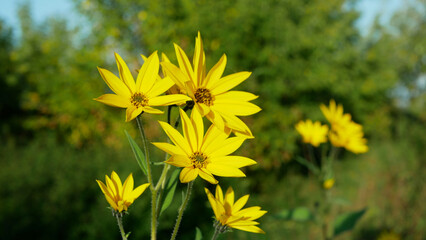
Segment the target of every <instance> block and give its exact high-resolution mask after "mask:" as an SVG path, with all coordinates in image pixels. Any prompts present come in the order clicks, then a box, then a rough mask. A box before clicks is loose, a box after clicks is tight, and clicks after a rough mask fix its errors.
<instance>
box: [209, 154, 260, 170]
mask: <svg viewBox="0 0 426 240" xmlns="http://www.w3.org/2000/svg"><path fill="white" fill-rule="evenodd" d="M214 162H215V163H218V164H226V165H229V166H232V167H236V168H241V167H245V166H250V165H253V164H256V161H254V160H252V159H250V158H247V157H241V156H223V157H215V158H214Z"/></svg>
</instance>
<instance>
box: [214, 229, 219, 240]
mask: <svg viewBox="0 0 426 240" xmlns="http://www.w3.org/2000/svg"><path fill="white" fill-rule="evenodd" d="M219 234H220V230H219V228H215V229H214V234H213V237H212V240H216V238H217V237H219Z"/></svg>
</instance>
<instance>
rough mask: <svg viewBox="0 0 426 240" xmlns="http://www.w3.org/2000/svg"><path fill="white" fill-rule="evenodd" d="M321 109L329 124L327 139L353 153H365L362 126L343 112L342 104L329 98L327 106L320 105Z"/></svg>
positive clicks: (365, 142)
mask: <svg viewBox="0 0 426 240" xmlns="http://www.w3.org/2000/svg"><path fill="white" fill-rule="evenodd" d="M320 108H321V111H322V113H323V114H324V116H325V117H326V118H327V120H328V121H329V122H330V124H331V131H330V133H329V139H330V142H331V144H333V145H334V146H336V147H343V148H345V149H346V150H348V151H351V152H353V153H356V154H358V153H365V152H367V151H368V146H367V139H365V138H364V133H363V131H362V126H361V125H360V124H358V123H355V122H354V121H352V120H351V115H350V114H348V113H343V106H342V105H341V104H339V105H336V102H335V101H334V100H330V106H329V108H327V107H326V106H325V105H324V104H321V105H320Z"/></svg>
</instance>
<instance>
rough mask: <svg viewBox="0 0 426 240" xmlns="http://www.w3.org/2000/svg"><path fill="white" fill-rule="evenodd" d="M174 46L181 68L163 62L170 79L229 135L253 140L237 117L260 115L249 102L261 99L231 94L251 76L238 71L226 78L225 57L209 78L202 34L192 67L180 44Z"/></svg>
mask: <svg viewBox="0 0 426 240" xmlns="http://www.w3.org/2000/svg"><path fill="white" fill-rule="evenodd" d="M174 46H175V51H176V56H177V60H178V62H179V68H178V67H177V66H175V65H173V64H172V63H170V62H167V61H164V62H162V63H161V65H162V67H163V68H164V70H165V72H166V73H167V76H169V77H170V78H171V79H173V81H174V82H175V83H176V86H178V87H179V88H180V89H181V91H184V92H186V93H187V94H188V96H189V97H191V98H192V100H193V101H194V104H195V108H196V109H197V110H198V111H199V112H200V113H201V115H202V116H203V117H204V116H206V117H207V119H209V120H210V121H211V122H212V123H214V124H215V125H216V126H217V127H218V128H219V129H221V130H222V131H225V132H226V133H227V134H228V133H230V132H231V131H232V132H234V133H235V134H236V135H242V136H245V137H247V138H253V135H252V133H251V131H250V129H249V128H248V127H247V125H246V124H245V123H244V122H243V121H241V119H239V118H238V117H237V116H249V115H252V114H255V113H257V112H259V111H260V110H261V109H260V108H259V107H258V106H256V105H254V104H253V103H250V102H249V101H251V100H254V99H256V98H257V96H256V95H254V94H251V93H248V92H243V91H229V90H230V89H232V88H233V87H235V86H237V85H238V84H240V83H241V82H243V81H244V80H246V79H247V78H248V77H249V76H250V75H251V73H250V72H238V73H234V74H231V75H228V76H225V77H222V74H223V71H224V70H225V66H226V55H225V54H224V55H223V56H222V58H221V59H220V60H219V62H218V63H217V64H216V65H215V66H213V68H212V69H211V70H210V71H209V72H208V73H207V75H206V62H205V54H204V50H203V42H202V40H201V35H200V33H199V32H198V37H197V38H196V39H195V52H194V57H193V59H192V60H193V62H192V66H191V63H190V62H189V59H188V57H187V55H186V54H185V52H184V51H183V50H182V48H180V47H179V46H178V45H176V44H175V45H174Z"/></svg>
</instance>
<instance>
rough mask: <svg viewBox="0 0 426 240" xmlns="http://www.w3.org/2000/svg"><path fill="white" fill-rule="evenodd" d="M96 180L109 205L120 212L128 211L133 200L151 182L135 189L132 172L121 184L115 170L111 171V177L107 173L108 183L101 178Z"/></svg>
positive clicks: (106, 179)
mask: <svg viewBox="0 0 426 240" xmlns="http://www.w3.org/2000/svg"><path fill="white" fill-rule="evenodd" d="M96 182H98V184H99V187H100V188H101V190H102V192H103V193H104V195H105V198H106V200H107V201H108V203H109V205H111V207H112V208H113V209H114V210H115V211H118V212H122V211H127V208H128V207H129V206H130V205H131V204H132V203H133V201H135V199H136V198H138V197H139V196H140V195H141V194H142V193H143V192H144V191H145V189H146V188H147V187H148V186H149V183H145V184H142V185H140V186H139V187H137V188H135V189H133V184H134V182H133V175H132V174H130V175H129V176H128V177H127V179H126V181H124V184H121V180H120V177H118V175H117V173H116V172H114V171H113V172H112V173H111V178H109V177H108V176H107V175H105V182H106V185H105V184H104V183H103V182H101V181H100V180H96Z"/></svg>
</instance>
